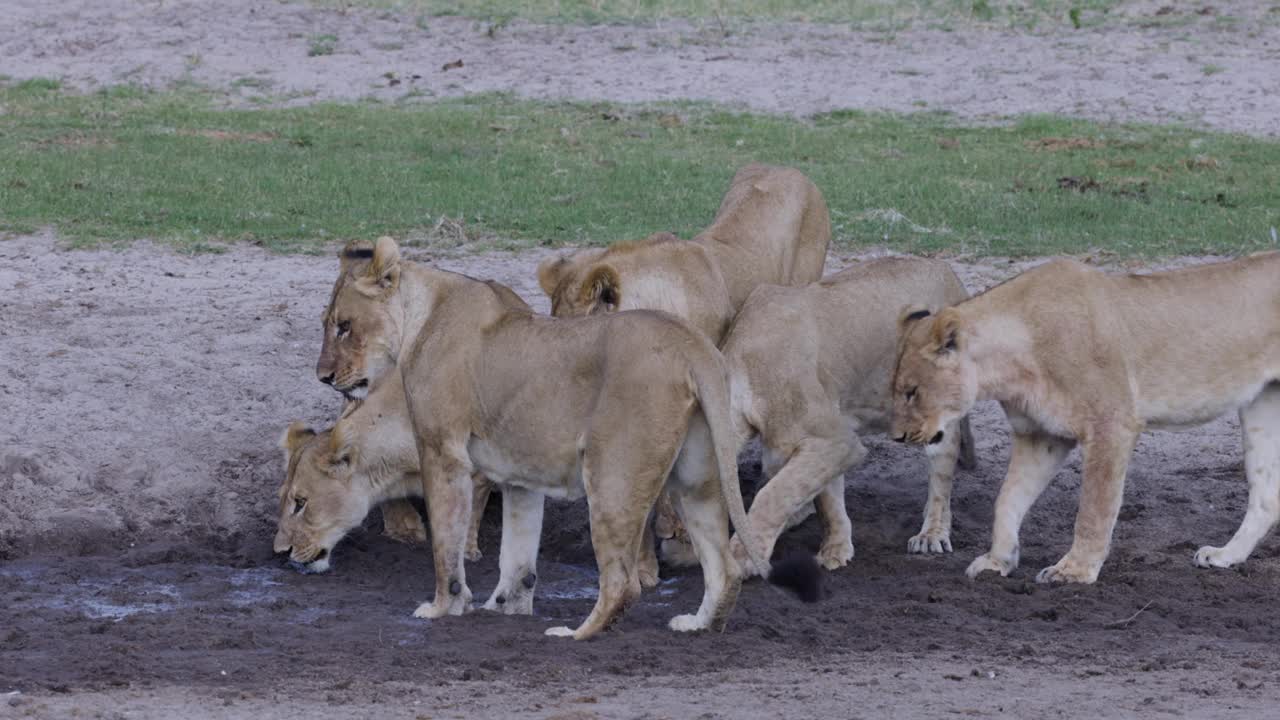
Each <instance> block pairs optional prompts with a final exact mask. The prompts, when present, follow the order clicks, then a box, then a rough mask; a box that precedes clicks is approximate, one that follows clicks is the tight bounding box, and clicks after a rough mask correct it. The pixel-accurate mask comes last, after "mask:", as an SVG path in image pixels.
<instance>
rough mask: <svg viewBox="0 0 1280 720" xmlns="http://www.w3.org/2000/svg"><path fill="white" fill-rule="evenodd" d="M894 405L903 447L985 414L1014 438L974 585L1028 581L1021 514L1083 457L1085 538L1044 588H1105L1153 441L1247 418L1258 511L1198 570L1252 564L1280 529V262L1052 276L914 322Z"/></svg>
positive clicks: (1034, 277) (1080, 520) (1207, 550)
mask: <svg viewBox="0 0 1280 720" xmlns="http://www.w3.org/2000/svg"><path fill="white" fill-rule="evenodd" d="M911 390H914V394H913V396H912V399H911V400H908V399H907V396H906V393H907V392H908V391H911ZM894 392H895V395H894V419H893V426H894V429H893V432H894V434H895V435H901V436H903V437H904V438H905V439H908V440H910V441H912V442H924V441H926V440H927V439H928V438H930V437H931V436H932V435H933V434H934V433H936V432H937V430H938V429H939V428H941V427H942V426H943V425H945V424H946V423H948V422H950V421H951V420H953V419H955V418H958V417H960V416H962V415H963V414H965V413H967V412H968V410H969V408H971V407H972V406H973V403H974V402H976V401H978V400H983V399H992V400H997V401H999V402H1000V403H1001V404H1002V405H1003V406H1004V409H1005V412H1006V414H1007V415H1008V417H1009V421H1010V423H1011V424H1012V425H1013V431H1014V441H1013V451H1012V455H1011V459H1010V463H1009V470H1008V474H1007V475H1006V476H1005V481H1004V485H1003V486H1002V487H1001V490H1000V496H999V498H998V499H997V501H996V512H995V527H994V529H993V532H992V544H991V550H990V552H988V553H987V554H985V555H983V556H981V557H979V558H978V559H976V560H974V562H973V563H972V564H971V565H970V566H969V569H968V573H969V576H970V577H974V576H976V575H977V574H978V573H981V572H982V571H984V570H993V571H996V572H999V573H1000V574H1001V575H1007V574H1008V573H1009V572H1010V571H1012V570H1013V569H1014V568H1015V567H1017V564H1018V554H1019V553H1018V549H1019V545H1018V530H1019V528H1020V526H1021V523H1022V519H1023V517H1024V515H1025V514H1026V512H1027V510H1028V509H1029V508H1030V507H1031V504H1032V503H1033V502H1035V499H1036V498H1037V497H1038V496H1039V495H1040V493H1041V492H1042V491H1043V490H1044V488H1045V487H1046V486H1047V485H1048V484H1049V482H1050V480H1052V478H1053V476H1054V474H1055V473H1056V472H1057V470H1058V468H1059V467H1061V465H1062V463H1063V462H1064V461H1065V460H1066V457H1067V455H1068V454H1069V453H1070V451H1071V449H1072V448H1073V447H1075V446H1076V445H1079V446H1080V448H1081V450H1082V453H1083V456H1084V468H1083V480H1082V483H1081V489H1080V507H1079V510H1078V512H1077V514H1076V525H1075V539H1074V541H1073V543H1072V545H1071V549H1070V551H1069V552H1068V553H1067V554H1066V556H1064V557H1063V558H1062V559H1061V560H1060V561H1059V562H1058V563H1056V564H1055V565H1052V566H1050V567H1048V568H1045V569H1044V570H1043V571H1041V572H1040V574H1039V575H1038V576H1037V580H1039V581H1041V582H1054V581H1056V582H1082V583H1091V582H1094V581H1095V580H1096V579H1097V577H1098V572H1099V570H1101V568H1102V563H1103V561H1104V560H1105V559H1106V557H1107V554H1108V551H1109V549H1110V543H1111V534H1112V530H1113V529H1114V527H1115V521H1116V517H1117V515H1118V513H1119V511H1120V504H1121V500H1122V498H1123V494H1124V476H1125V470H1126V468H1127V465H1128V462H1129V456H1130V454H1131V451H1132V450H1133V446H1134V443H1135V442H1136V441H1137V438H1138V435H1139V434H1140V433H1141V432H1142V431H1143V430H1145V429H1147V428H1181V427H1190V426H1194V425H1198V424H1201V423H1204V422H1208V421H1210V420H1212V419H1214V418H1216V417H1218V416H1220V415H1222V414H1223V413H1226V412H1230V411H1239V413H1240V420H1241V423H1240V424H1241V426H1242V431H1243V433H1244V436H1245V472H1246V475H1247V477H1248V480H1249V507H1248V510H1247V512H1246V514H1245V517H1244V521H1243V522H1242V523H1241V525H1240V529H1239V530H1238V531H1237V532H1236V535H1235V537H1234V538H1233V539H1232V540H1231V542H1230V543H1228V544H1227V545H1226V546H1225V547H1222V548H1215V547H1204V548H1201V549H1200V550H1199V552H1197V553H1196V557H1195V561H1196V563H1197V564H1198V565H1201V566H1209V565H1212V566H1219V567H1222V566H1229V565H1232V564H1235V563H1239V562H1242V561H1243V560H1244V559H1245V558H1247V557H1248V556H1249V553H1250V552H1252V550H1253V548H1254V546H1255V545H1256V544H1257V542H1258V541H1259V540H1260V539H1261V538H1262V537H1263V536H1264V535H1265V534H1266V533H1267V532H1268V531H1269V530H1270V529H1271V528H1272V526H1274V525H1275V523H1276V520H1277V518H1278V517H1280V253H1268V254H1261V255H1256V256H1252V257H1248V258H1244V259H1240V260H1235V261H1232V262H1226V263H1219V264H1214V265H1204V266H1199V267H1193V268H1187V269H1184V270H1176V271H1173V272H1164V273H1156V274H1152V275H1108V274H1105V273H1103V272H1101V271H1099V270H1097V269H1094V268H1090V267H1088V266H1086V265H1083V264H1081V263H1078V262H1074V261H1070V260H1057V261H1053V262H1050V263H1047V264H1045V265H1041V266H1039V267H1037V268H1034V269H1032V270H1029V271H1027V272H1025V273H1023V274H1022V275H1019V276H1018V277H1016V278H1014V279H1013V280H1010V281H1009V282H1006V283H1004V284H1003V285H999V286H997V287H995V288H993V289H991V290H989V291H988V292H986V293H984V294H982V295H979V296H977V297H975V298H973V299H972V300H970V301H968V302H965V303H961V304H959V305H957V306H955V307H953V308H950V309H948V310H944V311H942V312H941V313H939V314H938V315H937V316H935V317H928V318H924V319H922V320H919V321H916V322H912V323H908V325H907V326H906V328H905V333H904V335H903V340H902V346H901V349H900V359H899V362H898V368H897V371H896V373H895V377H894Z"/></svg>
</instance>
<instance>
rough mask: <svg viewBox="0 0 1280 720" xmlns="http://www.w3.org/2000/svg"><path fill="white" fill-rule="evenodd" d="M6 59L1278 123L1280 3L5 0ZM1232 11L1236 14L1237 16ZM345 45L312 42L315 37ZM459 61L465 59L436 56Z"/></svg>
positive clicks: (56, 66) (354, 92) (184, 74)
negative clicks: (488, 12) (1099, 18)
mask: <svg viewBox="0 0 1280 720" xmlns="http://www.w3.org/2000/svg"><path fill="white" fill-rule="evenodd" d="M0 10H2V11H3V13H2V14H3V16H4V18H5V19H4V22H0V74H7V75H11V76H13V77H15V78H19V79H22V78H27V77H35V76H45V77H59V78H63V79H64V80H65V81H66V82H67V83H69V84H70V85H72V86H75V87H80V88H85V89H89V88H94V87H100V86H104V85H112V84H116V83H142V84H146V85H150V86H155V87H165V86H168V85H171V84H173V83H175V82H178V81H194V82H196V83H200V84H202V85H206V86H210V87H213V88H218V89H224V90H227V91H228V92H229V93H231V95H232V96H233V97H234V98H237V99H239V100H240V101H245V100H247V99H249V98H252V97H254V96H259V95H262V94H264V93H266V94H269V95H272V96H279V95H284V96H287V97H290V98H292V102H311V101H313V100H328V99H344V100H350V99H357V98H365V97H374V98H380V99H383V100H396V99H401V98H404V97H421V98H432V97H443V96H457V95H464V94H469V93H475V92H484V91H504V92H515V93H518V94H520V95H525V96H529V97H535V98H561V97H572V98H581V99H601V100H617V101H648V100H661V99H673V98H694V99H706V100H714V101H717V102H722V103H729V104H733V105H740V106H746V107H749V108H753V109H757V110H766V111H773V112H785V113H795V114H800V115H807V114H811V113H815V112H821V111H826V110H832V109H839V108H850V107H852V108H883V109H888V110H898V111H917V110H920V109H940V110H949V111H951V112H954V113H956V114H958V115H959V116H962V117H965V118H979V119H990V118H1000V117H1004V116H1007V115H1014V114H1023V113H1045V112H1052V113H1065V114H1069V115H1078V116H1084V117H1090V118H1098V119H1104V120H1144V121H1151V122H1169V121H1170V120H1181V121H1185V122H1189V123H1193V124H1203V125H1207V126H1210V127H1215V128H1222V129H1227V130H1236V131H1241V132H1247V133H1254V134H1262V135H1278V134H1280V13H1278V12H1276V11H1275V4H1274V2H1270V1H1269V0H1234V1H1233V2H1213V3H1195V4H1189V3H1173V2H1138V3H1131V4H1128V5H1126V7H1125V9H1124V11H1123V12H1121V13H1118V14H1117V16H1116V17H1114V18H1111V19H1109V20H1107V21H1106V22H1105V23H1104V24H1103V25H1102V26H1101V27H1097V28H1090V29H1084V30H1078V31H1076V30H1071V29H1070V28H1069V26H1067V25H1066V24H1065V23H1061V24H1057V25H1052V26H1051V25H1048V24H1042V26H1041V28H1040V31H1039V32H1036V33H1027V32H1013V31H1009V30H995V29H976V28H966V27H961V28H959V29H958V30H957V31H954V32H945V31H941V30H928V29H911V30H899V31H897V32H892V33H885V32H852V31H849V30H846V29H843V28H840V27H832V26H805V25H783V26H763V25H755V26H746V27H742V26H735V27H734V29H735V30H736V32H734V33H732V34H731V35H730V36H729V37H724V36H723V34H722V33H720V32H719V26H718V25H714V24H711V23H708V24H706V25H704V26H701V27H694V26H691V25H689V24H687V23H680V22H666V23H663V24H662V25H661V26H657V27H625V26H623V27H611V26H595V27H586V28H583V27H572V26H551V27H547V26H538V25H530V24H527V23H519V22H517V23H513V24H511V25H507V26H504V27H501V28H500V29H498V30H497V31H496V32H495V33H494V34H493V36H492V37H491V36H490V35H489V33H488V32H487V30H488V27H489V26H488V25H486V24H484V23H476V22H474V21H471V20H465V19H458V18H444V17H441V18H429V19H428V21H427V24H428V27H427V30H425V31H424V30H423V29H422V28H421V27H419V26H418V24H417V23H416V22H415V18H414V17H413V16H412V15H397V14H394V13H387V12H376V11H366V10H350V11H348V12H338V11H331V10H319V9H314V8H311V7H308V6H307V5H305V4H294V3H280V2H273V1H264V0H219V1H218V2H208V1H207V0H206V1H202V2H194V1H192V0H157V1H152V2H147V1H139V0H59V1H58V2H48V0H4V1H3V2H0ZM1226 19H1232V20H1233V21H1230V22H1228V21H1226ZM325 34H329V35H334V36H336V37H337V38H338V41H337V43H336V48H335V52H334V54H332V55H327V56H316V57H309V56H308V48H309V47H310V45H311V42H312V38H313V37H315V36H319V35H325ZM459 60H460V61H462V67H460V68H456V69H451V70H448V71H446V70H444V69H443V68H444V67H445V65H446V64H449V63H454V62H455V61H459Z"/></svg>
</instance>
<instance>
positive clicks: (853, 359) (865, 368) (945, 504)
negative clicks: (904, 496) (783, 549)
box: [724, 257, 973, 570]
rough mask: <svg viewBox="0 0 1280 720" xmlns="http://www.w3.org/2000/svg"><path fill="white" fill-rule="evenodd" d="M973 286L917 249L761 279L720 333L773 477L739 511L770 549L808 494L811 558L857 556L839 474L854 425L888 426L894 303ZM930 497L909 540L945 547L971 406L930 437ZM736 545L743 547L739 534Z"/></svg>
mask: <svg viewBox="0 0 1280 720" xmlns="http://www.w3.org/2000/svg"><path fill="white" fill-rule="evenodd" d="M968 297H969V294H968V293H967V292H966V291H965V289H964V285H963V284H962V283H961V282H960V279H959V278H957V277H956V275H955V273H954V272H952V271H951V268H950V266H948V265H947V264H946V263H944V262H939V261H936V260H923V259H919V258H906V257H900V258H882V259H879V260H872V261H870V262H866V263H862V264H859V265H856V266H854V267H851V268H848V269H846V270H843V271H841V272H838V273H836V274H834V275H831V276H829V277H827V278H825V279H823V280H821V281H820V282H816V283H813V284H812V285H808V286H805V287H799V288H791V287H779V286H776V285H762V286H760V287H758V288H756V290H755V292H753V293H751V297H750V298H749V299H748V300H747V302H746V304H745V305H744V306H743V307H742V311H741V312H740V313H738V317H737V318H736V319H735V320H734V322H733V329H732V330H730V331H729V336H728V337H727V338H726V339H725V342H724V355H725V359H726V360H727V361H728V363H729V373H730V387H731V396H732V398H731V403H732V408H733V419H734V421H735V425H736V427H737V430H738V433H739V437H740V438H741V439H743V440H745V439H747V438H748V437H750V436H752V435H758V436H759V437H760V440H761V444H762V445H763V446H764V458H763V461H764V472H765V476H766V477H768V478H770V479H769V481H768V483H767V484H766V485H765V486H764V487H763V488H762V489H761V490H760V491H759V493H757V494H756V497H755V500H753V501H752V503H751V511H750V512H749V513H748V514H747V521H748V522H749V523H751V528H752V530H753V531H754V532H755V533H756V534H757V535H759V536H761V537H762V538H763V539H764V541H765V542H766V550H769V551H772V549H773V544H774V543H775V542H776V541H777V539H778V536H779V535H780V534H781V533H782V531H783V530H784V529H786V527H787V525H789V524H791V523H792V520H793V518H796V517H797V516H799V517H803V516H804V515H805V514H807V512H808V510H809V507H810V503H811V501H813V500H814V498H817V500H818V512H819V514H820V515H821V516H822V519H823V521H824V524H825V526H826V534H825V537H824V539H823V542H822V547H821V549H820V550H819V552H818V562H819V563H821V564H822V565H823V566H824V567H826V568H827V569H829V570H833V569H835V568H839V567H843V566H844V565H845V564H847V563H848V562H849V560H851V559H852V558H853V534H852V533H853V526H852V524H851V523H850V522H849V514H848V512H847V511H846V509H845V503H844V474H845V472H846V471H847V470H848V469H849V468H851V467H854V466H856V465H857V464H859V463H860V462H861V461H862V459H863V457H865V455H866V449H865V448H863V446H862V443H861V442H860V441H859V439H858V436H859V435H860V434H863V433H868V432H876V433H883V432H887V431H888V430H889V418H890V415H891V413H892V410H893V402H892V393H891V392H890V380H891V379H892V376H893V366H894V362H895V361H896V360H897V354H896V350H897V344H898V321H899V310H900V309H901V308H903V307H905V306H907V305H908V304H910V303H913V302H923V303H927V304H932V305H935V306H938V307H942V306H947V305H953V304H955V303H957V302H961V301H963V300H965V299H966V298H968ZM926 454H927V455H928V457H929V499H928V502H927V503H926V505H925V511H924V526H923V527H922V528H921V529H920V533H919V534H918V535H916V536H914V537H912V538H911V539H910V540H909V541H908V543H907V549H908V550H909V551H910V552H921V553H922V552H943V551H947V552H950V550H951V479H952V476H953V475H954V473H955V465H956V459H957V456H960V457H962V462H963V463H964V464H965V466H966V467H972V465H973V436H972V435H971V434H970V432H969V421H968V418H959V417H957V418H955V419H953V420H952V421H951V422H949V423H948V424H947V426H946V430H945V432H944V433H943V437H942V439H941V440H940V441H939V442H937V443H934V444H931V445H928V446H927V447H926ZM734 550H735V552H736V553H741V551H742V549H741V547H739V546H737V544H736V542H735V547H734Z"/></svg>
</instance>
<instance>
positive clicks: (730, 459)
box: [317, 237, 813, 639]
mask: <svg viewBox="0 0 1280 720" xmlns="http://www.w3.org/2000/svg"><path fill="white" fill-rule="evenodd" d="M344 255H345V257H346V258H347V260H346V261H344V264H343V268H342V270H341V272H340V273H339V276H338V279H337V281H336V282H335V284H334V289H333V294H332V296H331V300H330V304H329V308H328V309H327V310H326V312H325V316H324V317H325V335H324V348H323V349H322V352H321V354H322V357H325V358H328V359H329V362H330V363H331V364H322V366H320V367H318V369H317V372H323V373H331V374H333V376H334V378H335V381H334V383H333V384H334V387H335V388H336V389H338V390H339V391H342V392H350V393H353V394H357V395H359V394H363V393H366V392H367V391H368V388H369V387H370V385H377V384H378V383H379V382H380V381H382V380H384V379H385V378H386V377H387V376H388V375H390V374H393V373H395V372H396V371H397V370H398V371H399V372H400V373H401V375H402V377H403V379H404V387H405V394H406V398H407V403H408V407H409V417H410V419H411V422H412V425H413V429H414V435H415V438H416V441H417V448H418V454H419V468H420V472H421V474H422V478H423V486H424V494H425V496H426V498H427V508H428V512H429V516H430V521H431V523H430V524H431V536H432V537H431V539H432V548H433V560H434V563H435V573H436V588H435V598H434V600H433V601H432V602H430V603H423V604H422V605H421V606H420V607H419V608H418V609H417V611H416V612H415V613H414V615H415V616H417V617H427V618H437V617H441V616H444V615H458V614H461V613H463V612H465V611H467V610H468V609H469V608H470V600H471V591H470V589H469V588H468V587H467V584H466V574H465V568H464V567H463V564H462V555H463V547H464V545H465V542H464V540H465V537H464V535H465V531H466V527H467V522H466V519H467V518H468V516H469V515H470V508H471V474H472V472H473V471H476V470H479V471H481V472H483V473H484V474H485V476H486V477H488V478H489V479H490V480H491V481H493V482H494V483H495V484H497V485H499V486H500V487H501V488H502V493H503V498H502V500H503V502H502V514H503V522H502V545H501V549H500V550H499V561H498V564H499V571H500V577H499V581H498V587H497V588H496V589H495V590H494V592H493V595H492V596H491V597H490V598H489V601H488V602H487V603H486V604H485V607H486V608H488V609H493V610H501V611H503V612H506V613H531V612H532V609H533V607H532V593H533V589H534V586H535V585H536V582H537V575H536V572H535V566H536V560H537V550H538V540H539V535H540V533H541V526H542V504H543V500H542V498H543V495H544V494H549V495H553V496H557V497H564V498H576V497H581V496H583V495H585V496H586V497H587V501H588V507H589V512H590V518H591V541H592V545H593V546H594V549H595V553H596V561H597V564H598V567H599V572H600V580H599V583H600V594H599V597H598V599H597V600H596V605H595V608H594V609H593V610H592V611H591V614H590V615H589V616H588V617H587V618H586V620H585V621H584V622H583V623H582V624H581V625H580V626H578V628H577V629H575V630H570V629H569V628H567V627H557V628H551V629H549V630H547V634H548V635H556V636H571V637H573V638H575V639H583V638H587V637H590V636H592V635H594V634H596V633H597V632H599V631H600V630H602V629H604V628H605V627H607V626H608V625H609V624H610V623H611V622H613V621H614V620H615V619H616V618H617V617H618V616H619V614H620V613H621V612H622V611H623V610H624V609H625V607H626V606H627V605H628V604H629V603H630V602H632V601H633V600H634V599H635V598H636V597H637V596H638V595H639V593H640V581H639V576H638V573H637V567H636V566H637V563H638V560H639V556H640V544H641V537H642V535H643V534H644V526H645V520H646V518H647V516H648V513H649V511H650V509H651V508H652V507H653V504H654V501H655V500H656V499H657V497H658V494H659V492H661V491H662V489H663V486H664V484H665V485H666V486H667V487H668V488H669V489H670V490H672V491H673V492H674V494H675V497H676V502H677V503H678V504H679V505H680V507H681V511H682V514H683V517H684V519H685V521H686V526H687V529H688V532H689V534H690V536H691V537H692V538H693V541H694V544H695V545H696V546H697V548H698V553H699V558H700V559H701V561H702V567H703V579H704V584H705V590H704V595H703V600H702V605H701V607H700V608H699V610H698V612H697V614H696V615H680V616H677V617H676V618H674V619H672V621H671V623H670V627H671V628H672V629H673V630H682V631H684V630H702V629H717V630H718V629H721V628H723V626H724V623H725V621H726V619H727V616H728V613H729V612H730V610H731V609H732V607H733V604H734V602H735V600H736V597H737V592H738V588H739V585H740V584H741V572H740V570H739V568H738V566H737V563H736V562H735V561H734V559H733V557H732V555H731V554H730V553H729V551H728V546H729V526H728V518H727V517H726V516H725V510H726V506H727V509H728V512H729V514H730V515H731V516H732V517H733V518H734V519H735V520H736V521H740V522H739V525H738V526H739V527H742V528H745V527H746V513H745V511H744V510H743V507H742V495H741V493H740V490H739V487H738V473H737V458H736V456H735V450H736V444H735V442H734V438H733V429H732V428H731V427H730V424H729V397H728V379H727V372H726V370H725V367H724V360H723V358H722V357H721V356H720V354H719V352H718V351H717V350H716V349H715V347H714V346H713V345H712V344H711V343H710V341H708V340H707V339H706V338H704V337H702V336H700V335H698V334H697V333H695V332H694V331H692V330H690V329H689V328H687V327H686V326H685V325H684V324H682V323H680V322H679V321H677V320H675V319H674V318H671V317H669V316H666V315H663V314H661V313H652V312H633V313H620V314H610V315H607V316H604V317H596V318H582V319H575V320H558V319H555V318H550V317H545V316H538V315H535V314H534V313H533V312H532V311H531V310H530V309H529V307H528V305H526V304H525V303H524V302H523V301H522V300H521V299H520V298H519V297H518V296H517V295H516V294H515V293H514V292H512V291H511V290H510V289H509V288H506V287H505V286H502V285H500V284H498V283H495V282H481V281H478V280H473V279H471V278H468V277H465V276H463V275H458V274H455V273H449V272H444V271H441V270H436V269H434V268H431V267H427V266H424V265H418V264H415V263H411V262H407V261H403V262H402V261H401V259H400V251H399V248H398V246H397V245H396V242H395V241H394V240H392V239H391V238H389V237H383V238H379V240H378V242H377V244H376V245H375V246H374V247H373V248H370V247H368V245H367V244H363V245H362V244H358V243H357V244H353V245H350V246H348V248H347V249H346V250H345V251H344ZM712 465H714V466H717V467H718V470H719V472H718V473H716V472H708V471H706V470H705V467H706V466H712ZM673 469H674V472H672V470H673ZM668 475H670V476H671V482H670V483H668V482H667V478H668ZM722 478H723V482H721V479H722ZM746 544H747V549H748V550H749V551H750V552H751V556H752V557H753V559H754V560H755V561H756V563H757V564H758V565H759V566H760V567H761V568H767V567H768V558H767V556H765V555H764V554H763V553H762V552H760V551H759V550H760V543H758V542H755V541H754V540H753V539H752V538H751V536H750V534H749V533H747V537H746ZM778 580H779V582H785V581H787V580H797V581H803V582H807V583H810V584H811V583H812V582H813V578H812V575H811V574H810V573H807V572H803V573H801V574H799V576H797V577H787V578H778Z"/></svg>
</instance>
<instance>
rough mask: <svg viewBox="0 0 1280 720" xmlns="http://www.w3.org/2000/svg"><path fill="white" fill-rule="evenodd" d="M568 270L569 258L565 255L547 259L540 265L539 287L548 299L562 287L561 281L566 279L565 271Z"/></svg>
mask: <svg viewBox="0 0 1280 720" xmlns="http://www.w3.org/2000/svg"><path fill="white" fill-rule="evenodd" d="M568 269H569V258H567V257H565V256H564V255H561V256H560V257H554V258H547V259H546V260H543V261H542V262H540V263H538V286H539V287H541V288H542V292H543V293H545V294H546V296H547V297H551V296H552V295H554V294H555V292H556V288H558V287H560V281H561V280H562V279H563V278H564V271H565V270H568Z"/></svg>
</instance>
